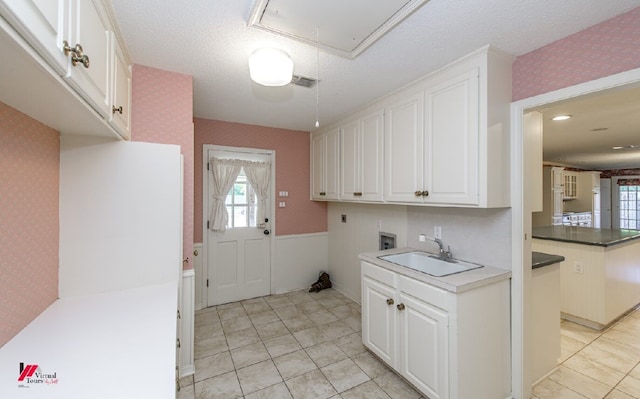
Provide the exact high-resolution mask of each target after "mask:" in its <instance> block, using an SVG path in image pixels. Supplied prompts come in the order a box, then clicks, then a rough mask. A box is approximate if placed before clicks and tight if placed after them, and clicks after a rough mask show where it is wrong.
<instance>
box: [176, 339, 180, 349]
mask: <svg viewBox="0 0 640 399" xmlns="http://www.w3.org/2000/svg"><path fill="white" fill-rule="evenodd" d="M176 346H177V347H178V348H179V347H180V338H176Z"/></svg>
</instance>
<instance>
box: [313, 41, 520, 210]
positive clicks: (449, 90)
mask: <svg viewBox="0 0 640 399" xmlns="http://www.w3.org/2000/svg"><path fill="white" fill-rule="evenodd" d="M512 62H513V57H511V56H509V55H506V54H503V53H501V52H499V51H497V50H495V49H493V48H491V47H490V46H485V47H483V48H481V49H479V50H477V51H475V52H473V53H471V54H470V55H468V56H466V57H464V58H462V59H460V60H458V61H456V62H454V63H452V64H450V65H448V66H446V67H444V68H442V69H440V70H438V71H436V72H434V73H432V74H430V75H427V76H426V77H424V78H422V79H420V80H418V81H416V82H413V83H411V84H409V85H407V86H406V87H404V88H402V89H400V90H397V91H395V92H393V93H391V94H389V95H388V96H385V97H384V98H382V99H380V100H378V101H376V102H374V103H372V104H371V105H370V106H369V107H367V108H366V109H363V110H361V111H359V112H358V113H357V114H354V115H351V116H350V117H349V118H347V119H345V120H344V121H341V122H338V123H337V124H336V125H338V126H341V131H342V139H341V150H342V156H341V160H342V163H341V165H340V168H341V171H340V175H341V177H342V182H341V196H340V199H341V200H343V201H362V202H364V201H382V202H388V203H402V204H414V205H432V206H460V207H474V208H475V207H478V208H500V207H508V206H509V205H510V186H509V181H510V169H509V166H510V162H509V156H510V154H509V129H510V115H509V104H510V103H511V64H512ZM380 109H383V110H384V113H383V114H382V115H380V116H372V118H373V119H366V118H367V117H362V116H361V115H367V114H369V115H375V114H372V113H375V112H376V111H375V110H380ZM358 121H359V122H358ZM381 121H383V122H382V123H381ZM368 123H369V124H368ZM380 126H383V131H382V136H383V140H382V142H381V143H382V144H377V143H380V141H378V139H379V137H376V136H377V135H379V134H380V130H379V127H380ZM378 145H381V147H382V150H381V151H380V147H378ZM376 153H378V154H380V153H382V154H383V155H382V156H380V155H378V156H376V155H375V154H376ZM381 163H382V165H381ZM381 166H382V170H383V172H382V174H380V173H379V172H378V171H379V170H380V167H381ZM381 175H383V176H381ZM381 177H382V179H381ZM318 178H319V177H318V176H315V175H314V177H313V179H314V180H317V179H318ZM380 185H381V187H382V190H380ZM380 191H382V193H383V194H382V196H380ZM324 197H325V198H324V199H329V198H328V195H326V196H324Z"/></svg>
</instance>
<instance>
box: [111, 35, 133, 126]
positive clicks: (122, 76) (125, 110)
mask: <svg viewBox="0 0 640 399" xmlns="http://www.w3.org/2000/svg"><path fill="white" fill-rule="evenodd" d="M111 38H112V40H111V43H112V46H113V47H114V50H115V51H114V57H113V68H112V72H113V77H112V80H111V82H112V86H111V103H110V104H111V113H110V115H111V117H110V118H109V124H111V125H112V126H113V127H114V128H115V129H116V130H118V133H120V135H121V136H122V137H124V138H126V139H129V138H130V137H131V68H130V67H129V64H128V63H127V60H126V58H125V56H124V55H123V53H122V49H121V48H120V45H119V44H118V41H117V40H115V35H113V34H112V35H111Z"/></svg>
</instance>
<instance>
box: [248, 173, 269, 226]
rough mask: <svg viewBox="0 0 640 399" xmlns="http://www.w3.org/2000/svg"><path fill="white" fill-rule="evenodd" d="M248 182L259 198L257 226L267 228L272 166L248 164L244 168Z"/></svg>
mask: <svg viewBox="0 0 640 399" xmlns="http://www.w3.org/2000/svg"><path fill="white" fill-rule="evenodd" d="M242 167H243V168H244V173H245V174H246V175H247V180H248V181H249V184H251V187H253V190H254V191H255V192H256V195H257V196H258V215H257V219H256V225H257V226H258V227H265V220H264V218H265V207H266V199H267V196H268V195H269V182H270V181H271V164H270V163H269V162H247V163H246V164H244V165H243V166H242Z"/></svg>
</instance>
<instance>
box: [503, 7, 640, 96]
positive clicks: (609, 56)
mask: <svg viewBox="0 0 640 399" xmlns="http://www.w3.org/2000/svg"><path fill="white" fill-rule="evenodd" d="M639 37H640V7H638V8H635V9H633V10H631V11H629V12H627V13H625V14H622V15H619V16H617V17H615V18H612V19H609V20H607V21H605V22H602V23H600V24H598V25H594V26H592V27H590V28H587V29H585V30H583V31H580V32H578V33H575V34H573V35H570V36H567V37H565V38H563V39H561V40H558V41H556V42H553V43H550V44H548V45H546V46H544V47H540V48H539V49H537V50H534V51H532V52H530V53H527V54H524V55H522V56H520V57H518V58H517V59H516V60H515V62H514V63H513V100H514V101H517V100H521V99H523V98H528V97H533V96H535V95H538V94H542V93H548V92H550V91H554V90H558V89H561V88H564V87H569V86H573V85H576V84H578V83H583V82H588V81H590V80H594V79H598V78H602V77H605V76H609V75H613V74H616V73H619V72H624V71H628V70H630V69H635V68H639V67H640V46H639V45H638V38H639Z"/></svg>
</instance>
